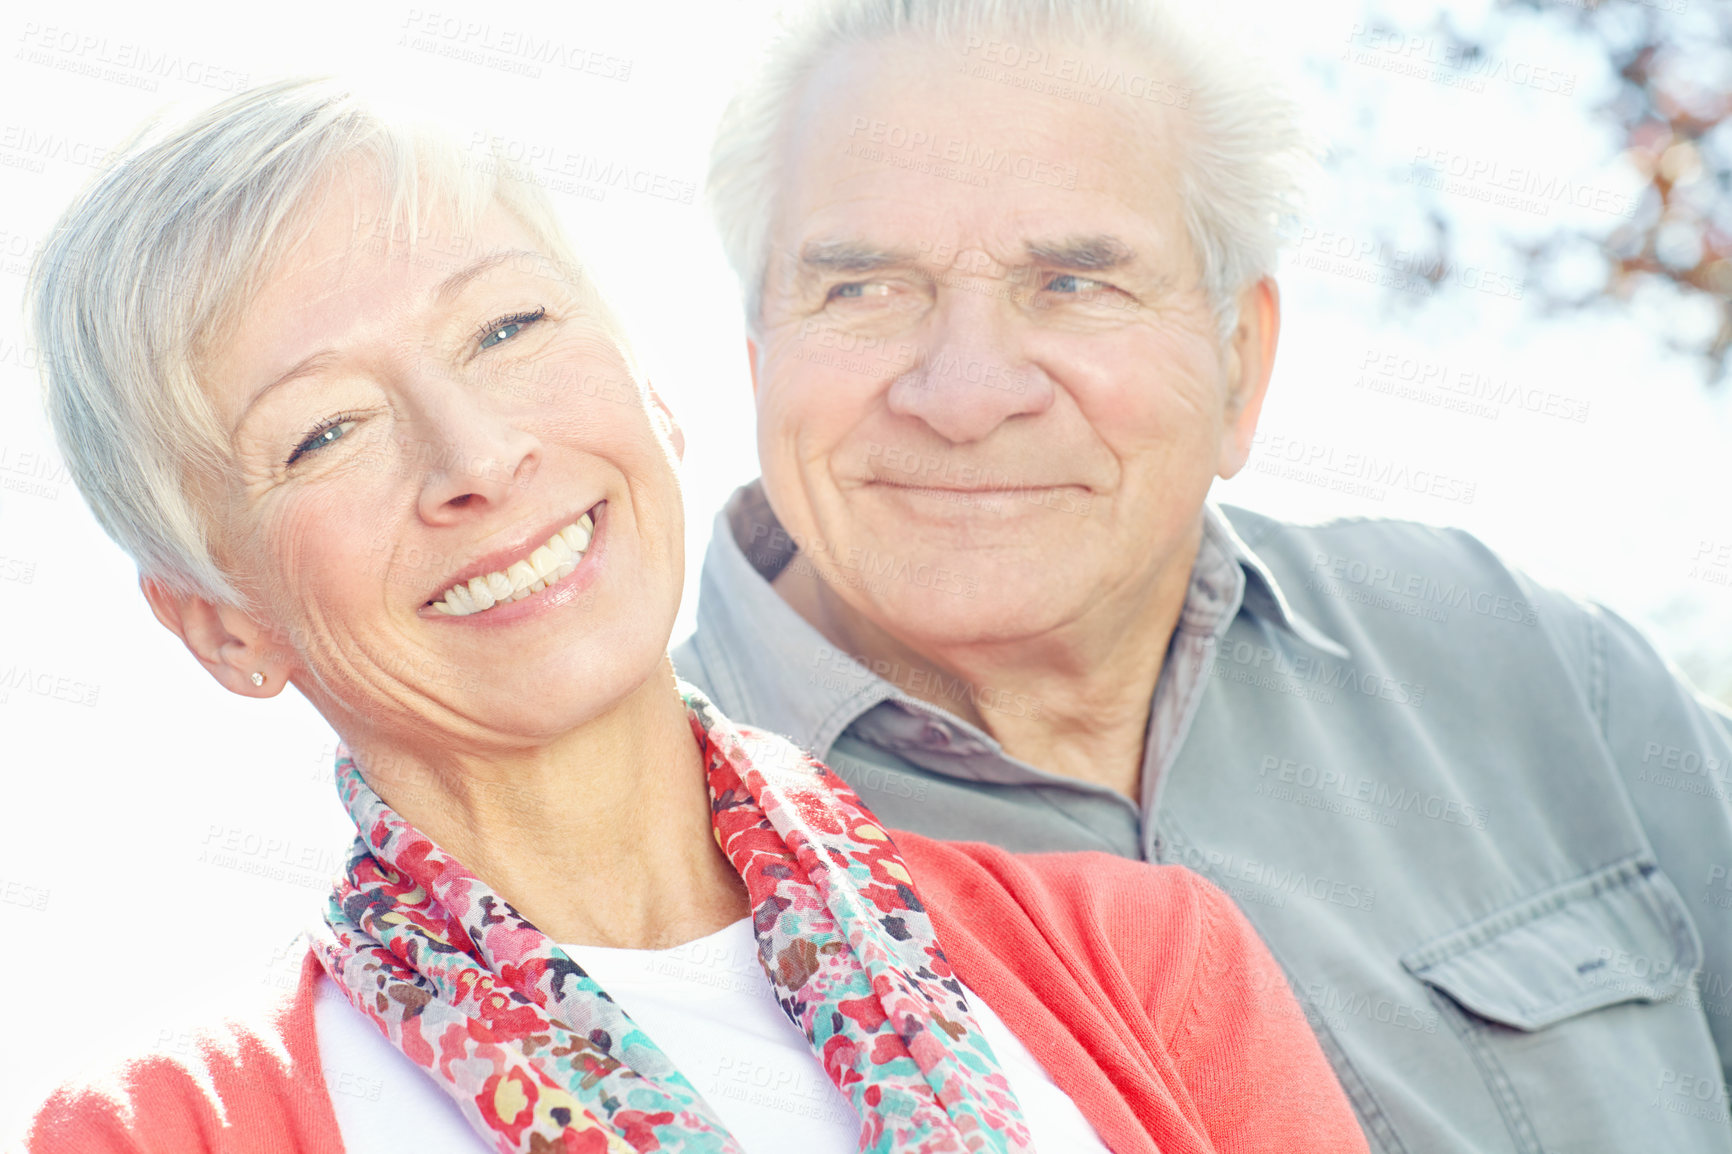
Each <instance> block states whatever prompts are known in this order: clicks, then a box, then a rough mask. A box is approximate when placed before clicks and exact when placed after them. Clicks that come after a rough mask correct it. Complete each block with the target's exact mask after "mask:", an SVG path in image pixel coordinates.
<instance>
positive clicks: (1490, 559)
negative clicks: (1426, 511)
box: [1220, 505, 1515, 578]
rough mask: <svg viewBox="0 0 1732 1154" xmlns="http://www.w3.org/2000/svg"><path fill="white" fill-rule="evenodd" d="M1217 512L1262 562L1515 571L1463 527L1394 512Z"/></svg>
mask: <svg viewBox="0 0 1732 1154" xmlns="http://www.w3.org/2000/svg"><path fill="white" fill-rule="evenodd" d="M1220 509H1221V512H1222V514H1223V515H1225V516H1226V518H1227V521H1228V522H1229V523H1230V524H1231V525H1232V526H1233V530H1234V532H1236V533H1237V534H1238V535H1239V538H1240V539H1241V540H1242V541H1244V542H1245V544H1246V545H1247V546H1249V547H1250V548H1251V550H1252V551H1253V552H1255V553H1256V554H1257V556H1258V557H1259V558H1260V559H1262V560H1263V561H1264V562H1265V563H1269V564H1276V565H1281V566H1283V567H1286V568H1292V567H1294V566H1298V567H1300V568H1302V569H1304V570H1306V571H1312V570H1315V569H1318V568H1321V567H1333V566H1335V565H1336V564H1338V563H1339V564H1343V565H1355V564H1373V563H1379V562H1381V563H1384V564H1388V563H1393V562H1399V561H1401V560H1407V561H1410V562H1411V561H1419V560H1423V561H1426V562H1428V563H1432V564H1434V565H1439V566H1447V567H1450V568H1453V569H1457V570H1461V571H1464V572H1466V571H1475V572H1483V573H1497V574H1501V575H1504V576H1506V577H1511V578H1513V577H1514V576H1515V571H1514V570H1513V569H1511V568H1510V567H1509V566H1508V565H1507V564H1505V563H1504V561H1503V559H1502V558H1500V557H1499V556H1498V555H1497V553H1496V552H1494V551H1493V550H1492V549H1491V547H1490V546H1488V545H1486V543H1485V542H1483V541H1481V540H1480V539H1479V538H1478V537H1475V536H1474V535H1473V534H1472V533H1469V532H1468V531H1467V530H1465V529H1457V528H1452V527H1449V526H1442V525H1428V524H1425V523H1424V522H1421V521H1405V520H1401V519H1399V518H1393V517H1333V518H1330V519H1328V520H1323V521H1316V522H1299V521H1283V520H1280V519H1278V518H1275V517H1270V516H1268V515H1266V514H1263V513H1258V512H1254V511H1253V510H1250V509H1244V508H1241V507H1239V506H1236V505H1222V506H1220Z"/></svg>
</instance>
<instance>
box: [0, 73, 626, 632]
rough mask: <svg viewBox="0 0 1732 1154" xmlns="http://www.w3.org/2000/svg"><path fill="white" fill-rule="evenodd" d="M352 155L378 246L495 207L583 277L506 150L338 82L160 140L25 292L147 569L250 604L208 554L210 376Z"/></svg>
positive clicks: (67, 424) (124, 529) (77, 461)
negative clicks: (210, 363) (363, 175)
mask: <svg viewBox="0 0 1732 1154" xmlns="http://www.w3.org/2000/svg"><path fill="white" fill-rule="evenodd" d="M354 162H359V163H361V164H364V165H369V166H371V168H372V169H373V170H374V171H376V172H377V174H378V175H379V176H380V178H381V180H382V182H383V188H384V190H385V195H386V196H387V198H388V207H387V209H386V211H385V212H384V213H383V215H382V217H381V219H380V220H378V221H373V222H362V221H360V220H359V219H358V220H357V223H358V224H363V223H366V224H370V225H371V226H372V227H373V228H374V229H375V230H376V231H377V239H378V240H379V242H380V243H383V244H396V243H399V241H404V242H406V243H407V244H410V245H413V244H414V242H415V237H416V235H417V233H418V232H419V231H420V230H421V228H422V227H423V225H424V222H425V220H426V218H427V215H428V214H429V213H430V212H431V211H432V210H434V208H435V207H438V208H441V209H443V210H446V211H451V212H453V213H455V214H456V219H457V220H458V221H459V222H460V227H461V228H462V233H463V235H466V236H467V235H472V234H473V229H472V228H469V227H463V225H465V224H467V223H469V222H473V221H474V220H475V218H476V216H477V215H478V214H479V213H480V212H481V211H482V210H484V209H485V207H486V206H487V204H489V203H490V202H492V201H494V200H497V201H498V202H499V203H501V204H502V205H503V206H504V207H505V208H506V209H507V210H508V211H510V212H511V213H512V214H513V215H514V216H516V217H517V218H518V219H519V220H520V221H522V223H523V224H524V225H525V226H526V227H527V228H528V229H529V230H530V232H531V234H532V235H533V236H534V237H535V239H536V241H537V242H538V243H539V244H541V245H542V247H543V250H544V251H545V252H547V253H548V255H550V256H551V257H553V258H555V259H556V260H559V261H561V262H565V263H568V264H570V265H571V267H573V268H575V265H576V262H575V260H573V258H572V256H571V253H570V251H569V250H568V249H567V247H566V245H565V241H564V239H563V236H562V234H561V231H560V229H559V226H558V223H557V220H556V218H555V215H554V213H553V210H552V207H551V205H550V204H549V203H548V201H547V198H546V194H545V192H543V190H542V189H541V188H540V187H539V186H537V185H536V184H535V183H534V182H533V181H531V180H528V179H525V178H523V176H522V174H520V173H518V172H517V171H516V170H515V169H512V168H511V167H510V166H509V165H508V164H507V162H506V161H505V160H504V158H503V157H501V156H499V155H497V153H496V151H495V148H494V146H493V145H492V144H491V143H488V144H487V145H486V146H485V147H483V148H480V149H479V150H477V149H474V148H471V147H466V146H465V145H464V144H463V143H462V142H460V141H459V140H458V139H456V138H455V137H454V136H452V135H451V134H449V133H447V132H444V131H441V130H436V129H433V128H430V127H427V126H424V125H420V124H417V123H416V122H415V121H414V120H412V119H409V118H404V117H398V116H395V115H388V114H386V113H384V112H381V111H379V110H378V109H377V108H376V107H375V106H373V105H371V104H369V103H368V102H367V101H366V100H364V99H362V98H361V97H359V96H357V95H356V94H355V93H353V92H351V91H349V90H347V89H346V88H344V87H342V86H341V85H338V84H336V83H333V82H330V81H323V80H290V81H283V82H280V83H276V84H271V85H267V86H263V87H260V88H256V89H253V90H251V91H248V92H245V93H242V94H240V95H238V96H234V97H231V98H229V99H227V100H224V101H222V102H221V103H219V104H217V105H215V106H214V107H211V108H209V109H207V110H205V111H203V112H202V113H200V114H198V115H196V116H194V117H193V118H192V119H190V120H189V121H187V122H185V123H182V124H179V125H172V126H167V127H159V128H156V129H154V130H150V129H147V130H146V131H145V132H144V133H143V134H141V136H140V137H139V138H138V139H136V140H135V141H134V142H133V143H132V144H131V145H130V146H129V147H128V148H127V149H126V150H124V152H123V155H122V156H121V158H120V159H119V161H118V162H117V163H116V164H115V165H114V166H113V167H112V168H110V169H109V170H107V171H106V172H104V173H103V174H102V175H100V176H99V177H97V179H96V180H95V182H94V183H93V184H92V185H91V187H89V188H88V189H86V190H85V191H84V192H83V193H82V194H81V195H80V196H79V198H78V199H77V200H76V201H75V202H74V203H73V204H72V206H71V207H70V208H68V209H67V210H66V213H65V214H64V215H63V216H62V217H61V219H60V222H59V224H58V225H57V226H56V228H55V230H54V231H53V233H52V235H51V237H50V239H49V240H48V242H47V243H46V245H45V246H44V247H43V250H42V252H41V253H40V255H39V256H38V257H37V260H36V264H35V267H34V268H33V269H32V272H31V285H30V290H29V295H30V312H31V322H32V325H33V327H34V330H35V335H36V340H37V344H38V347H39V348H40V349H41V350H42V351H43V362H44V366H45V368H44V377H45V380H44V384H45V403H46V406H47V409H48V414H49V418H50V420H51V422H52V424H53V427H54V432H55V437H56V440H57V441H58V442H59V445H60V450H61V453H62V455H63V456H64V457H65V459H66V466H67V469H68V471H69V472H70V473H71V475H72V477H73V479H74V481H75V482H76V483H77V485H78V487H79V490H80V491H81V492H82V493H83V494H84V497H85V500H86V501H87V502H88V503H89V505H90V508H91V511H92V512H93V513H95V515H96V519H97V521H98V522H100V523H101V525H102V527H103V528H104V529H105V530H106V531H107V532H108V534H109V536H110V537H112V538H114V540H115V541H116V542H117V543H119V544H120V546H121V547H122V548H123V549H125V550H126V551H127V553H129V554H130V555H131V556H132V558H133V560H134V561H136V562H137V564H138V567H139V571H140V574H141V575H142V576H145V577H149V578H152V579H154V580H157V581H159V582H162V583H163V584H165V585H167V586H168V587H169V588H171V589H174V590H176V591H178V592H182V593H191V594H198V595H201V596H203V597H205V598H207V599H209V600H211V601H214V602H218V603H222V604H245V603H247V600H248V599H247V597H246V596H245V594H244V593H243V591H241V590H238V589H237V588H236V587H235V585H234V584H233V583H232V581H231V579H230V577H229V576H228V575H227V574H226V573H225V572H224V570H223V568H222V566H221V565H220V564H219V562H218V560H217V558H216V557H215V556H214V554H213V549H212V545H213V540H214V538H213V529H214V527H215V526H214V524H213V517H212V515H211V514H212V512H213V509H212V507H211V502H212V501H213V500H220V499H221V494H222V492H223V482H222V478H223V475H224V472H225V470H226V467H227V464H228V459H229V458H228V444H229V439H228V434H227V431H226V430H224V429H221V428H219V427H218V421H217V419H216V416H215V412H214V410H213V408H212V406H211V404H210V402H209V399H208V398H207V397H206V395H205V393H204V392H203V390H202V389H201V388H200V386H199V382H198V372H199V363H200V359H201V357H202V356H204V355H206V354H207V353H208V352H209V351H210V346H211V344H212V341H213V340H220V339H221V338H222V336H223V334H224V332H225V329H226V326H227V323H228V322H230V321H232V320H233V319H234V318H235V316H236V314H237V313H238V312H239V310H240V309H241V308H242V307H244V306H245V304H246V303H247V302H248V301H249V300H250V298H251V296H252V294H253V293H254V292H255V291H256V290H257V289H258V288H259V287H260V286H261V284H262V282H263V281H264V280H265V279H266V278H268V276H269V275H270V273H271V272H272V270H273V269H274V267H275V266H276V264H277V262H278V261H279V260H280V258H281V257H282V256H283V255H284V254H285V253H286V252H288V251H290V250H292V249H293V248H294V247H295V245H296V244H297V242H298V240H299V239H300V238H302V237H303V236H304V235H305V234H306V232H307V230H308V229H309V228H310V227H311V225H312V224H313V222H314V219H315V217H316V216H317V213H318V210H319V208H320V202H321V201H322V198H321V197H320V196H319V195H318V193H319V192H320V190H321V189H324V188H326V187H327V186H328V185H329V181H330V178H331V177H332V176H333V175H334V174H335V172H336V171H338V170H339V169H341V168H342V167H343V166H345V165H347V164H349V163H354ZM357 211H359V210H358V209H357ZM622 344H623V338H622ZM628 355H629V354H628Z"/></svg>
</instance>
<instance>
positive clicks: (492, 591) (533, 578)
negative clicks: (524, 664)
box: [433, 513, 595, 617]
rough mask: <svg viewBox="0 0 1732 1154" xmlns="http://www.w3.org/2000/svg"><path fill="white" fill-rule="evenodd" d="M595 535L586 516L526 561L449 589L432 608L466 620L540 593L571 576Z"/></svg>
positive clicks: (570, 525)
mask: <svg viewBox="0 0 1732 1154" xmlns="http://www.w3.org/2000/svg"><path fill="white" fill-rule="evenodd" d="M594 532H595V518H594V517H593V516H591V515H590V514H588V513H585V514H584V515H583V516H581V517H579V518H578V519H577V520H576V521H573V522H572V523H571V524H569V525H567V526H566V527H565V528H563V529H561V530H560V531H559V532H557V533H555V534H554V535H553V536H551V537H549V538H548V539H547V543H546V544H545V545H538V546H537V547H536V549H535V552H533V553H531V554H530V555H529V556H528V558H526V559H525V560H522V561H517V562H514V563H513V564H512V565H511V566H509V567H508V568H506V569H505V570H503V571H496V572H493V573H488V574H485V575H484V576H481V577H475V578H471V579H470V580H468V581H465V582H463V583H462V584H459V585H453V586H451V588H449V589H447V590H446V591H445V596H444V597H443V598H441V599H440V600H438V601H435V602H433V608H435V609H437V610H438V611H439V612H441V613H444V614H447V615H448V616H451V617H467V616H469V614H471V613H481V612H484V611H486V610H488V609H491V608H493V607H494V606H495V605H504V604H506V603H508V602H511V601H521V600H523V599H524V598H525V597H527V596H529V595H530V594H531V593H539V592H541V591H542V590H543V589H545V588H547V587H548V586H549V585H553V584H555V583H557V582H559V581H562V580H564V579H565V578H566V577H568V576H570V575H571V572H572V570H574V569H576V568H577V563H578V562H579V561H582V560H583V554H584V551H585V550H586V549H588V548H589V539H590V536H591V535H592V534H593V533H594Z"/></svg>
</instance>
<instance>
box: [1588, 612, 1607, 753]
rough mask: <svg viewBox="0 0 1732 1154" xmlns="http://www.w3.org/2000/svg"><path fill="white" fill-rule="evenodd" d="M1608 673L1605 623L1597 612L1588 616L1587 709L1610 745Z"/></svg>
mask: <svg viewBox="0 0 1732 1154" xmlns="http://www.w3.org/2000/svg"><path fill="white" fill-rule="evenodd" d="M1609 680H1610V671H1609V670H1608V668H1607V665H1606V623H1605V622H1604V621H1603V620H1601V618H1600V614H1599V611H1598V610H1595V611H1594V612H1593V613H1591V614H1590V615H1589V616H1588V708H1589V709H1591V710H1592V711H1593V714H1594V720H1595V721H1598V722H1599V723H1600V736H1601V737H1602V738H1604V739H1605V741H1606V744H1607V745H1610V744H1611V741H1612V738H1611V734H1610V732H1609V731H1608V726H1607V717H1606V714H1607V710H1608V706H1609V704H1610V688H1609V686H1608V682H1609Z"/></svg>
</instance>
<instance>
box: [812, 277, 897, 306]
mask: <svg viewBox="0 0 1732 1154" xmlns="http://www.w3.org/2000/svg"><path fill="white" fill-rule="evenodd" d="M889 295H890V286H889V285H887V284H885V283H884V282H883V281H850V282H849V283H847V284H839V285H837V286H836V287H835V288H833V289H831V290H830V294H829V296H828V297H827V298H825V299H827V300H833V301H835V300H859V299H861V298H862V297H884V296H889Z"/></svg>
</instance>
